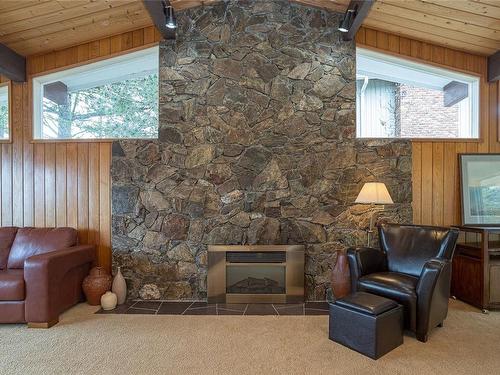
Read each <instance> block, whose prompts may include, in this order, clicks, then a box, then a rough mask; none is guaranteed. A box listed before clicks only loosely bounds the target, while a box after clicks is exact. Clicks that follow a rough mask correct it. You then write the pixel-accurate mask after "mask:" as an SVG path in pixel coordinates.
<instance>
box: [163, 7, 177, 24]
mask: <svg viewBox="0 0 500 375" xmlns="http://www.w3.org/2000/svg"><path fill="white" fill-rule="evenodd" d="M162 3H163V14H164V15H165V27H166V28H167V29H176V28H177V19H176V18H175V13H174V8H173V7H172V5H170V4H168V5H167V3H166V2H164V1H162Z"/></svg>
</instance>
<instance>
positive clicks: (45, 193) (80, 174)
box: [0, 27, 160, 269]
mask: <svg viewBox="0 0 500 375" xmlns="http://www.w3.org/2000/svg"><path fill="white" fill-rule="evenodd" d="M159 38H160V37H159V34H158V33H157V32H156V30H155V29H154V28H153V27H147V28H143V29H139V30H135V31H133V32H127V33H124V34H120V35H116V36H112V37H108V38H104V39H100V40H97V41H93V42H90V43H85V44H81V45H78V46H75V47H71V48H67V49H64V50H61V51H57V52H51V53H47V54H43V55H37V56H32V57H29V58H28V60H27V69H28V75H29V77H32V76H33V75H38V74H43V73H46V72H49V71H54V70H57V69H61V68H65V67H69V66H73V65H78V64H82V63H87V62H91V61H94V60H99V59H103V58H106V57H110V56H113V55H116V54H120V53H123V52H126V51H131V50H134V49H137V48H142V47H146V46H149V45H153V44H155V43H157V42H158V40H159ZM2 80H3V81H5V79H3V78H1V77H0V82H2ZM11 95H12V109H13V113H12V114H13V116H12V120H13V124H12V125H13V126H12V128H13V134H12V137H11V140H12V142H11V143H4V144H2V145H0V147H1V153H0V195H1V203H0V222H1V225H2V226H11V225H14V226H20V227H22V226H37V227H54V226H58V227H60V226H69V227H75V228H77V229H78V232H79V238H80V242H81V243H86V244H87V243H88V244H94V245H96V248H97V259H98V263H99V264H100V265H103V266H104V267H107V268H108V269H109V268H110V267H111V206H110V192H111V184H110V163H111V143H110V142H60V141H59V142H32V140H31V139H32V138H31V129H32V120H31V118H32V104H31V103H32V101H31V84H30V79H28V83H26V84H20V83H13V84H12V92H11Z"/></svg>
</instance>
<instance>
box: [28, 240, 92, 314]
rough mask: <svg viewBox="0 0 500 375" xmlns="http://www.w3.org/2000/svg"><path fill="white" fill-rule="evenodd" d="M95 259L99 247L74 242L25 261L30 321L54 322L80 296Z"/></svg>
mask: <svg viewBox="0 0 500 375" xmlns="http://www.w3.org/2000/svg"><path fill="white" fill-rule="evenodd" d="M94 259H95V248H94V246H90V245H81V246H74V247H70V248H66V249H59V250H56V251H51V252H48V253H44V254H39V255H34V256H32V257H30V258H28V259H26V260H25V261H24V280H25V282H26V302H25V303H26V307H25V314H26V321H27V322H37V323H38V322H44V323H48V322H53V321H57V319H58V316H59V314H60V313H61V312H62V311H64V310H65V309H67V308H68V307H70V306H72V305H74V304H75V303H77V302H78V301H79V300H80V297H81V290H82V281H83V278H84V277H85V276H86V275H87V274H88V270H89V268H90V265H91V264H92V262H93V261H94Z"/></svg>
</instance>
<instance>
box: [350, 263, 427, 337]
mask: <svg viewBox="0 0 500 375" xmlns="http://www.w3.org/2000/svg"><path fill="white" fill-rule="evenodd" d="M417 284H418V278H417V277H414V276H410V275H405V274H402V273H396V272H378V273H372V274H369V275H366V276H363V277H361V278H359V280H358V290H360V291H363V292H368V293H372V294H376V295H378V296H382V297H385V298H389V299H392V300H393V301H396V302H399V303H400V304H401V305H403V307H404V318H405V327H406V328H408V329H412V330H415V329H416V325H417V292H416V287H417Z"/></svg>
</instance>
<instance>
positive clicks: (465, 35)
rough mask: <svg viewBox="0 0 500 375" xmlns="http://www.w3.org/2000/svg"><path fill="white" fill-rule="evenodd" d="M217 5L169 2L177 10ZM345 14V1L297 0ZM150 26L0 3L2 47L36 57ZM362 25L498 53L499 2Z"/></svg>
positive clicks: (452, 4) (122, 0) (138, 8)
mask: <svg viewBox="0 0 500 375" xmlns="http://www.w3.org/2000/svg"><path fill="white" fill-rule="evenodd" d="M216 1H218V0H171V3H172V5H173V6H174V8H175V9H176V10H181V9H186V8H190V7H194V6H200V5H208V4H210V3H213V2H216ZM296 2H298V3H302V4H306V5H312V6H316V7H320V8H325V9H328V10H331V11H336V12H344V11H345V9H346V8H347V5H348V4H349V0H296ZM150 25H152V21H151V19H150V17H149V14H148V13H147V11H146V9H145V8H144V5H143V2H142V1H141V0H21V1H20V0H0V43H4V44H5V45H7V46H8V47H10V48H12V49H13V50H14V51H16V52H18V53H20V54H21V55H25V56H27V55H34V54H39V53H42V52H49V51H54V50H58V49H61V48H64V47H68V46H71V45H76V44H79V43H83V42H87V41H90V40H95V39H98V38H101V37H104V36H111V35H115V34H119V33H122V32H126V31H130V30H134V29H138V28H141V27H146V26H150ZM364 25H365V26H367V27H370V28H373V29H377V30H381V31H386V32H390V33H393V34H397V35H402V36H407V37H412V38H415V39H420V40H422V41H426V42H431V43H434V44H439V45H443V46H447V47H451V48H455V49H458V50H462V51H466V52H472V53H476V54H481V55H491V54H493V53H495V52H496V51H498V50H500V0H454V1H452V0H377V2H376V3H375V5H374V6H373V7H372V10H371V12H370V14H369V15H368V17H367V18H366V20H365V22H364Z"/></svg>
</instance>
